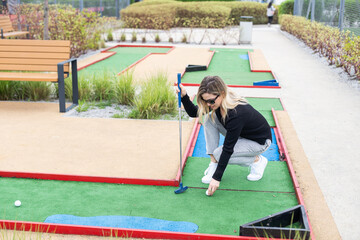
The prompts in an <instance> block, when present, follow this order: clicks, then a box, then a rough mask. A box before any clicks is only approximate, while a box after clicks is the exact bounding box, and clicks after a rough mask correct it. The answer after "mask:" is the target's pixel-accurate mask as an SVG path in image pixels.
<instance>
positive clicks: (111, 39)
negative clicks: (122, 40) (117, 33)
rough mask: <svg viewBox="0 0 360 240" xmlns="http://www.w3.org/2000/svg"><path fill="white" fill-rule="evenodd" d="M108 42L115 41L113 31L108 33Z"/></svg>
mask: <svg viewBox="0 0 360 240" xmlns="http://www.w3.org/2000/svg"><path fill="white" fill-rule="evenodd" d="M107 40H108V41H110V42H112V41H114V37H113V34H112V31H111V30H109V31H108V34H107Z"/></svg>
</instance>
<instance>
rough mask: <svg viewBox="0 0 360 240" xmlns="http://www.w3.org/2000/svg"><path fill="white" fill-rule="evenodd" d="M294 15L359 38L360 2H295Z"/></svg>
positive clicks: (302, 0) (327, 0)
mask: <svg viewBox="0 0 360 240" xmlns="http://www.w3.org/2000/svg"><path fill="white" fill-rule="evenodd" d="M294 15H297V16H303V17H305V18H307V19H311V20H312V21H317V22H321V23H323V24H326V25H329V26H333V27H338V28H339V29H340V30H349V31H351V32H353V33H354V34H356V35H358V36H360V0H295V4H294Z"/></svg>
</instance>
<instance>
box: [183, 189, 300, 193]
mask: <svg viewBox="0 0 360 240" xmlns="http://www.w3.org/2000/svg"><path fill="white" fill-rule="evenodd" d="M188 188H193V189H204V190H206V189H208V188H205V187H204V188H203V187H188ZM217 191H233V192H260V193H288V194H295V192H280V191H260V190H244V189H217Z"/></svg>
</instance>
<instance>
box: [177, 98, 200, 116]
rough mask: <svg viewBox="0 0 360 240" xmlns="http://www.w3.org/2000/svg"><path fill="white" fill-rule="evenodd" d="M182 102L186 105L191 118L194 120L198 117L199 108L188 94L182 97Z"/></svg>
mask: <svg viewBox="0 0 360 240" xmlns="http://www.w3.org/2000/svg"><path fill="white" fill-rule="evenodd" d="M181 102H182V104H183V105H184V108H185V111H186V112H187V114H188V115H189V116H190V117H193V118H194V117H197V116H198V106H196V105H195V104H193V103H192V102H191V101H190V98H189V95H187V94H186V95H185V96H184V97H182V98H181Z"/></svg>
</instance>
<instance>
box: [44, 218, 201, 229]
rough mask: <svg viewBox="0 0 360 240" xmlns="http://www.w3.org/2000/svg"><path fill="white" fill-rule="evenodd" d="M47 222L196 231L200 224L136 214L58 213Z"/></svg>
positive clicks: (46, 220)
mask: <svg viewBox="0 0 360 240" xmlns="http://www.w3.org/2000/svg"><path fill="white" fill-rule="evenodd" d="M45 223H57V224H70V225H85V226H98V227H113V228H132V229H145V230H156V231H171V232H186V233H195V232H196V231H197V230H198V228H199V226H198V225H196V224H195V223H191V222H182V221H167V220H162V219H156V218H148V217H136V216H95V217H79V216H74V215H66V214H56V215H52V216H49V217H47V218H46V219H45Z"/></svg>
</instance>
